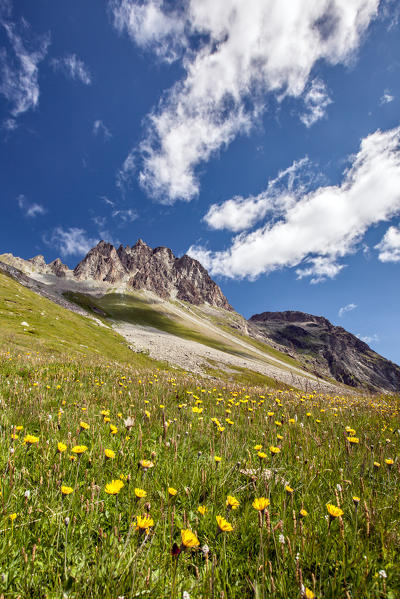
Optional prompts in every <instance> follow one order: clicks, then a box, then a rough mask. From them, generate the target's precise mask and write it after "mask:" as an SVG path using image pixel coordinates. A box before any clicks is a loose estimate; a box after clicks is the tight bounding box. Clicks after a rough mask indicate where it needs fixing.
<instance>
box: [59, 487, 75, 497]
mask: <svg viewBox="0 0 400 599" xmlns="http://www.w3.org/2000/svg"><path fill="white" fill-rule="evenodd" d="M73 492H74V490H73V488H72V487H67V486H65V485H61V493H62V494H63V495H70V494H71V493H73Z"/></svg>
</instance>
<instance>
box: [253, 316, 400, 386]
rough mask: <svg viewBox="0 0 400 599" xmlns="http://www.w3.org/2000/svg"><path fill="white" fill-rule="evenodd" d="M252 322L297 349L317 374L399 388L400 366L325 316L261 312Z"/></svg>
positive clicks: (269, 336) (267, 335) (268, 335)
mask: <svg viewBox="0 0 400 599" xmlns="http://www.w3.org/2000/svg"><path fill="white" fill-rule="evenodd" d="M249 320H250V322H251V323H252V324H253V325H254V326H256V327H257V329H258V331H259V332H260V333H261V335H262V336H263V337H265V338H266V339H268V340H269V341H271V340H272V341H273V342H275V343H277V344H279V345H281V346H282V345H283V346H285V347H287V348H289V349H290V350H292V351H294V352H296V354H297V357H298V358H299V359H300V361H302V362H303V364H304V365H306V366H307V368H308V369H309V370H311V372H313V373H314V374H320V375H322V376H329V377H333V378H334V379H336V380H337V381H339V382H341V383H345V384H346V385H349V386H352V387H366V388H368V389H369V390H371V391H376V390H378V389H386V390H388V391H391V392H398V391H399V390H400V367H399V366H397V365H396V364H393V362H390V361H389V360H386V358H384V357H382V356H380V355H379V354H377V353H376V352H374V351H373V350H372V349H371V348H370V347H369V346H368V345H367V344H366V343H364V341H361V339H359V338H358V337H356V336H355V335H353V334H352V333H349V332H348V331H346V330H345V329H343V328H342V327H338V326H335V325H333V324H332V323H331V322H329V320H328V319H327V318H324V317H323V316H314V315H313V314H306V313H305V312H298V311H286V312H262V313H261V314H255V315H254V316H252V317H251V318H250V319H249Z"/></svg>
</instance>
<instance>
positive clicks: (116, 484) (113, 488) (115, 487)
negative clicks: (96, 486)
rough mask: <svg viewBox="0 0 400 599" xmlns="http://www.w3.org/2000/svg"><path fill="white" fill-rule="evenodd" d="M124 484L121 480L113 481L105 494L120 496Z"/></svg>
mask: <svg viewBox="0 0 400 599" xmlns="http://www.w3.org/2000/svg"><path fill="white" fill-rule="evenodd" d="M123 486H124V483H123V482H122V480H120V479H116V480H112V481H111V482H110V483H108V484H107V485H106V488H105V492H106V493H108V495H118V493H119V492H120V490H121V489H122V487H123Z"/></svg>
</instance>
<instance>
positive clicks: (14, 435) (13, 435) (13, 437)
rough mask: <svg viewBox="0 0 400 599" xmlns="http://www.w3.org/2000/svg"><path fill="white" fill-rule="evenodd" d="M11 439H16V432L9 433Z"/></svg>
mask: <svg viewBox="0 0 400 599" xmlns="http://www.w3.org/2000/svg"><path fill="white" fill-rule="evenodd" d="M11 439H14V441H16V440H17V439H18V435H17V434H16V433H11Z"/></svg>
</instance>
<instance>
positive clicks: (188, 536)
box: [181, 528, 200, 547]
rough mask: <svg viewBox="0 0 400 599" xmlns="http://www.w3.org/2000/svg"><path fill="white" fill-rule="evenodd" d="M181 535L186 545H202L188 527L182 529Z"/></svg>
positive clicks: (183, 543)
mask: <svg viewBox="0 0 400 599" xmlns="http://www.w3.org/2000/svg"><path fill="white" fill-rule="evenodd" d="M181 537H182V545H184V546H185V547H198V546H199V545H200V542H199V539H198V538H197V537H196V535H195V534H194V533H193V532H192V531H191V530H189V529H188V528H187V529H186V530H181Z"/></svg>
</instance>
